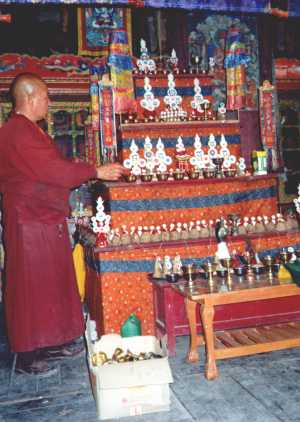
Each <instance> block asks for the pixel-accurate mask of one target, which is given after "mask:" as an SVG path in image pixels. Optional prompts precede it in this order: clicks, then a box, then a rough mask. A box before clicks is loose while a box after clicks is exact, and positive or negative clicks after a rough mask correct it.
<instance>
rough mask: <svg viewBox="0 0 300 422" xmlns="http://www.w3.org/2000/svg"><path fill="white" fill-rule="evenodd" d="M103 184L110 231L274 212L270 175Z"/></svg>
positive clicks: (274, 188) (274, 194) (273, 186)
mask: <svg viewBox="0 0 300 422" xmlns="http://www.w3.org/2000/svg"><path fill="white" fill-rule="evenodd" d="M106 185H107V190H106V195H107V198H105V199H109V202H110V214H111V217H112V227H113V228H120V227H121V226H122V225H123V224H126V225H127V226H128V227H130V226H138V225H142V226H146V225H148V226H149V225H161V224H162V223H166V224H170V223H174V222H179V221H180V222H188V221H191V220H199V219H200V220H201V219H206V220H209V219H214V220H215V219H217V218H220V217H221V216H223V217H225V218H226V217H227V215H228V214H230V213H238V214H240V215H241V216H242V217H244V216H257V215H267V216H271V215H272V214H274V213H276V212H277V177H276V176H270V175H269V176H256V177H252V176H251V177H240V178H236V179H235V181H234V183H232V180H226V178H225V179H203V180H186V181H185V180H184V181H174V182H172V181H167V182H144V183H117V184H116V183H114V184H112V183H108V184H106ZM158 211H159V212H158Z"/></svg>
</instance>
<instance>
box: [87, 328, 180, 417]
mask: <svg viewBox="0 0 300 422" xmlns="http://www.w3.org/2000/svg"><path fill="white" fill-rule="evenodd" d="M90 328H91V326H90V325H89V321H88V325H87V330H86V338H87V344H88V360H89V370H90V379H91V385H92V389H93V395H94V398H95V401H96V406H97V412H98V417H99V419H101V420H103V419H113V418H120V417H122V416H133V415H141V414H144V413H151V412H161V411H167V410H169V409H170V391H169V383H170V382H173V377H172V373H171V369H170V365H169V362H168V356H167V349H166V345H165V344H164V343H163V344H160V342H159V341H158V340H157V339H156V338H155V337H153V336H137V337H128V338H122V337H120V336H119V335H117V334H108V335H104V336H102V337H101V339H100V340H99V341H97V342H96V343H93V342H92V341H91V335H92V333H91V331H90ZM116 347H121V348H122V349H123V350H124V351H127V350H130V351H131V352H132V353H134V354H138V353H141V352H145V353H146V352H153V353H157V354H161V355H163V357H162V358H158V359H149V360H142V361H134V362H123V363H113V364H106V365H102V366H93V364H92V360H91V357H92V354H93V353H95V352H98V351H102V352H105V353H106V354H107V356H108V357H109V358H110V357H111V356H112V354H113V352H114V350H115V348H116Z"/></svg>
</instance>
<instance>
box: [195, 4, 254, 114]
mask: <svg viewBox="0 0 300 422" xmlns="http://www.w3.org/2000/svg"><path fill="white" fill-rule="evenodd" d="M232 28H235V29H237V30H238V32H239V35H241V36H242V39H243V44H242V46H243V49H242V50H243V54H242V57H238V60H240V63H242V71H244V74H243V84H244V87H243V88H244V92H243V93H242V94H243V96H244V97H243V98H242V102H241V101H240V100H241V98H238V97H237V98H238V100H239V103H240V104H242V106H243V107H247V108H257V101H258V99H257V87H258V85H259V58H258V40H257V28H256V18H255V17H252V16H230V15H219V14H209V15H208V14H207V13H201V14H200V13H197V12H191V13H190V14H189V18H188V60H189V66H190V67H193V65H194V63H195V58H196V57H197V62H199V67H200V68H201V70H203V71H206V70H207V69H208V67H209V60H210V58H212V59H213V61H214V81H213V83H214V87H215V88H214V90H213V108H214V109H217V107H218V106H219V104H220V103H224V104H226V102H228V101H227V95H228V92H227V89H228V88H227V86H226V82H227V79H228V74H226V72H227V73H228V69H225V63H226V53H227V54H228V51H230V49H229V48H228V45H227V44H228V34H229V33H230V30H231V29H232ZM239 51H240V50H239ZM228 58H229V57H228ZM228 58H227V62H228ZM230 59H231V57H230ZM229 61H230V60H229ZM240 63H239V64H240ZM238 70H239V71H240V67H239V68H238ZM226 76H227V78H226ZM236 88H237V90H239V89H240V87H239V86H237V87H236ZM237 92H238V91H237ZM233 95H234V94H233ZM234 108H235V107H234V105H233V106H232V108H231V109H234ZM236 108H237V109H238V108H241V107H240V106H237V107H236Z"/></svg>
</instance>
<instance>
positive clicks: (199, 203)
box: [110, 186, 277, 212]
mask: <svg viewBox="0 0 300 422" xmlns="http://www.w3.org/2000/svg"><path fill="white" fill-rule="evenodd" d="M276 194H277V193H276V188H275V186H272V187H269V188H263V189H254V190H248V191H245V192H235V193H229V194H221V195H208V196H201V197H186V198H171V199H169V198H165V199H142V200H112V201H111V202H110V209H111V212H116V211H143V210H147V211H158V210H170V209H185V208H207V207H216V206H221V205H223V206H225V205H226V204H236V203H239V202H243V201H249V200H256V199H267V198H271V197H274V196H276Z"/></svg>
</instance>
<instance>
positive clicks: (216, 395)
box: [0, 331, 300, 422]
mask: <svg viewBox="0 0 300 422" xmlns="http://www.w3.org/2000/svg"><path fill="white" fill-rule="evenodd" d="M0 333H1V332H0ZM187 347H188V338H187V337H180V338H178V339H177V356H176V357H175V358H170V365H171V368H172V372H173V377H174V383H173V384H171V409H170V411H169V412H160V413H151V414H148V415H142V416H134V417H128V418H122V421H123V422H129V421H131V422H133V421H135V422H192V421H201V422H217V421H218V422H278V421H281V422H288V421H291V422H292V421H294V422H299V421H300V388H299V385H300V384H299V378H300V349H293V350H285V351H281V352H272V353H265V354H261V355H256V356H252V357H244V358H239V359H230V360H224V361H219V362H218V367H219V370H220V377H219V378H218V379H217V380H216V381H207V380H206V379H205V378H204V376H203V351H202V356H201V358H202V363H201V364H200V365H199V364H193V365H190V364H186V363H185V354H186V351H187ZM11 362H12V357H11V355H10V354H9V351H8V347H7V343H6V339H5V336H4V334H3V331H2V335H1V337H0V422H12V421H20V422H27V421H32V422H46V421H47V422H48V421H49V422H50V421H51V422H60V421H66V422H71V421H72V422H81V421H85V422H96V421H97V420H98V418H97V412H96V406H95V403H94V399H93V396H92V393H91V388H90V384H89V377H88V370H87V364H86V361H85V358H84V357H79V358H76V359H72V360H66V361H63V362H62V363H61V378H60V377H59V376H58V375H53V376H52V377H50V378H47V379H43V380H40V381H39V382H38V383H37V382H36V381H35V379H32V378H30V377H29V378H28V376H24V375H16V376H15V377H14V380H13V384H12V386H11V388H10V390H9V391H8V382H9V373H10V367H11Z"/></svg>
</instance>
